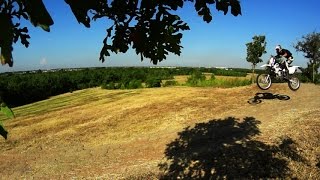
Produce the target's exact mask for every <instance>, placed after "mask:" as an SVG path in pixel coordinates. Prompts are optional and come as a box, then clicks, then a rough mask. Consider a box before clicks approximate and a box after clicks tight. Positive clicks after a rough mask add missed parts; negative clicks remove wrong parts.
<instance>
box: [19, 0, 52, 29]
mask: <svg viewBox="0 0 320 180" xmlns="http://www.w3.org/2000/svg"><path fill="white" fill-rule="evenodd" d="M22 3H23V4H24V5H25V8H26V12H27V14H28V16H29V18H30V22H31V23H32V24H33V25H34V26H40V27H41V28H42V29H43V30H45V31H47V32H49V31H50V26H51V25H53V23H54V22H53V20H52V18H51V16H50V14H49V12H48V11H47V8H46V7H45V5H44V4H43V2H42V0H23V1H22Z"/></svg>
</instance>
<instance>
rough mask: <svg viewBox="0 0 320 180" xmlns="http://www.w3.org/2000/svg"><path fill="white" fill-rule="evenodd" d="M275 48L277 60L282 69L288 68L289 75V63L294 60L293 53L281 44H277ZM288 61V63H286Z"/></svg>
mask: <svg viewBox="0 0 320 180" xmlns="http://www.w3.org/2000/svg"><path fill="white" fill-rule="evenodd" d="M275 49H276V52H277V55H276V61H277V63H279V65H280V67H281V69H285V70H286V75H288V72H289V71H288V65H289V64H291V63H292V61H293V56H292V53H291V52H290V51H289V50H287V49H282V48H281V46H280V45H277V46H276V48H275ZM286 62H287V63H288V64H286Z"/></svg>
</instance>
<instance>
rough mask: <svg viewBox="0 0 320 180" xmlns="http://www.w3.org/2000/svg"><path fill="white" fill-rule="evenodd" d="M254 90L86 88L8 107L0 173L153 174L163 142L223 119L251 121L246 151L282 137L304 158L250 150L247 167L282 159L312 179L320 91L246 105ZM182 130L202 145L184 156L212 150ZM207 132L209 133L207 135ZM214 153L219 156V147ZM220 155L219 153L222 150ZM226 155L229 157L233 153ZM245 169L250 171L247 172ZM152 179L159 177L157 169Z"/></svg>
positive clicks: (319, 150)
mask: <svg viewBox="0 0 320 180" xmlns="http://www.w3.org/2000/svg"><path fill="white" fill-rule="evenodd" d="M257 92H261V91H260V90H258V89H257V88H256V87H255V86H248V87H241V88H232V89H219V88H190V87H171V88H157V89H139V90H116V91H110V90H101V89H100V88H94V89H87V90H82V91H76V92H73V93H68V94H63V95H60V96H55V97H52V98H50V99H48V100H45V101H41V102H37V103H34V104H31V105H27V106H22V107H19V108H16V109H14V112H15V113H16V116H17V117H16V119H14V120H7V121H5V122H4V125H5V127H7V130H8V131H9V138H8V140H7V141H4V140H0V148H1V150H2V151H1V153H0V157H1V159H0V168H1V169H2V170H1V172H0V175H1V176H2V177H4V178H9V179H10V178H20V177H27V178H29V177H34V178H71V177H104V178H119V177H126V176H127V177H128V176H131V177H136V176H137V175H141V174H142V175H143V174H145V173H146V174H148V173H149V174H157V173H158V172H159V167H158V165H159V164H161V163H162V164H163V163H164V162H166V159H169V160H170V158H171V157H170V156H168V150H170V146H169V143H171V142H175V139H176V138H177V139H178V140H179V139H180V140H182V135H181V133H182V134H183V132H189V130H190V128H192V127H194V125H196V124H198V123H203V124H204V125H206V126H205V127H206V128H207V131H209V132H211V131H210V130H212V129H211V127H210V126H209V125H210V123H209V122H211V121H218V120H222V121H227V120H228V119H229V120H230V118H231V119H232V122H239V123H241V122H243V121H244V120H245V119H246V118H247V117H251V119H253V120H254V121H255V122H258V121H259V122H261V123H259V124H258V125H257V126H256V127H255V126H254V127H255V128H257V131H254V132H255V133H254V134H253V135H252V136H250V137H248V139H247V141H248V143H249V145H250V144H252V143H253V142H254V143H253V144H255V146H254V148H264V151H263V152H269V151H270V153H274V151H273V150H271V149H272V148H273V149H274V147H275V148H279V147H281V148H282V146H279V143H280V142H281V139H284V138H286V137H289V138H291V139H292V140H293V141H294V142H295V146H294V147H292V148H291V149H294V151H293V152H294V153H296V154H298V155H299V158H298V159H305V161H294V158H293V157H291V156H283V155H281V153H278V154H277V153H274V155H272V157H271V156H270V153H268V156H265V154H263V153H262V151H259V153H256V151H251V150H252V148H251V149H250V152H253V153H252V154H253V155H254V156H253V158H251V160H249V159H248V160H249V161H251V163H252V164H254V163H257V162H259V161H256V160H255V159H257V158H258V157H259V158H261V157H260V155H261V153H262V157H265V159H263V160H265V161H269V160H279V159H280V160H283V161H281V162H286V163H284V166H285V167H287V168H289V169H291V171H292V174H291V175H290V176H294V177H299V178H302V179H304V178H311V179H315V178H320V172H319V168H317V166H316V164H317V163H318V162H319V161H320V160H319V158H320V157H319V156H320V143H319V142H320V141H319V139H320V137H319V134H320V133H319V131H320V127H319V126H320V125H319V124H320V119H319V117H320V116H319V115H320V111H319V107H320V101H319V100H320V99H319V98H320V97H319V92H320V87H319V86H314V85H309V84H303V85H302V87H301V89H300V90H299V91H297V92H292V91H290V90H289V89H288V87H287V86H286V85H285V84H279V85H274V86H273V87H272V89H271V90H270V91H268V92H269V93H271V94H272V95H276V94H283V95H287V96H289V97H290V99H289V100H287V101H284V100H279V99H276V98H271V99H270V98H264V99H261V102H260V103H256V104H249V103H248V100H250V99H252V98H254V97H255V94H256V93H257ZM272 97H274V96H272ZM219 122H220V121H219ZM188 126H191V127H190V128H189V130H188V129H185V128H186V127H188ZM252 126H253V125H252ZM196 127H197V126H196ZM235 127H236V126H235ZM237 129H238V131H239V130H240V131H241V132H240V134H245V132H246V131H247V129H241V128H237ZM227 130H228V129H227ZM179 132H180V134H177V133H179ZM190 132H191V134H190V137H193V138H195V139H199V140H200V141H199V142H202V141H201V139H202V140H205V144H204V145H203V144H196V147H199V148H191V150H188V153H191V154H192V155H190V154H189V156H194V154H199V153H200V152H202V153H203V152H205V154H206V155H209V156H208V157H210V156H212V153H213V152H215V151H211V149H212V148H214V147H211V148H205V147H207V146H211V145H210V144H211V143H208V142H207V141H209V140H210V138H212V137H210V138H209V140H208V137H207V135H206V136H204V135H201V136H199V135H198V134H197V133H193V134H192V132H193V131H190ZM190 132H189V133H190ZM211 133H213V134H214V133H215V131H212V132H211ZM195 134H196V135H197V136H195ZM222 134H223V136H222V137H223V138H222V139H225V138H226V139H228V138H229V137H230V138H231V139H232V138H236V136H235V135H232V134H229V133H228V131H225V132H222ZM177 139H176V140H177ZM219 141H220V140H219ZM241 141H246V140H245V139H241ZM192 142H193V141H192ZM195 142H197V143H198V140H196V141H195ZM210 142H211V140H210ZM228 143H229V145H230V146H231V145H235V144H234V143H235V142H232V143H230V142H229V141H226V142H225V143H224V144H227V145H228ZM237 143H238V142H237ZM217 147H219V148H220V149H219V148H217V149H219V150H221V147H220V146H217ZM243 147H244V146H241V148H237V149H235V150H234V151H236V154H237V153H238V154H239V153H240V154H241V152H242V150H243ZM249 147H251V146H249ZM290 147H291V145H290ZM171 148H172V147H171ZM254 148H253V149H254ZM209 149H210V151H209ZM189 151H191V152H189ZM222 151H223V152H224V151H225V152H227V151H226V149H223V150H222ZM237 151H238V152H237ZM165 152H166V153H167V156H166V154H165ZM183 152H184V151H183V149H178V152H177V154H176V155H175V157H176V158H179V155H178V154H183ZM245 152H248V151H245ZM288 152H289V151H288ZM290 152H291V151H290ZM210 154H211V155H210ZM256 156H257V157H256ZM300 156H301V157H300ZM228 157H233V154H229V155H228ZM244 158H245V157H238V156H234V159H236V160H237V161H239V162H238V163H239V164H241V163H242V160H240V159H244ZM180 160H181V157H180ZM280 160H279V162H280ZM198 161H199V160H198ZM200 161H201V158H200ZM218 161H220V163H216V164H215V165H211V166H210V168H216V171H217V173H216V174H218V175H221V176H227V177H231V175H232V174H236V175H239V176H240V174H237V173H235V172H233V173H231V174H230V173H226V172H222V171H218V170H219V168H220V166H217V165H219V164H221V163H222V164H224V165H227V163H226V162H227V161H229V160H228V159H223V160H222V159H218ZM194 163H196V162H193V161H192V162H191V163H190V164H189V165H190V167H191V166H193V165H194ZM164 164H165V163H164ZM271 165H272V164H271ZM222 166H223V165H221V167H222ZM246 169H247V170H248V171H251V170H253V169H250V168H249V167H248V168H246ZM269 170H270V171H269V173H270V172H272V173H275V172H273V170H274V169H269ZM254 171H257V173H258V174H259V173H262V171H261V172H260V171H258V170H254ZM160 173H162V174H163V173H165V172H163V170H161V171H160ZM180 173H181V172H180ZM275 174H276V175H279V176H280V175H282V174H277V173H275ZM163 175H164V176H166V174H163ZM283 176H287V175H283ZM252 177H259V176H257V175H252ZM288 177H289V176H288Z"/></svg>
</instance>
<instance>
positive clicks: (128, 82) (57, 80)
mask: <svg viewBox="0 0 320 180" xmlns="http://www.w3.org/2000/svg"><path fill="white" fill-rule="evenodd" d="M195 71H198V72H201V73H212V74H214V75H222V76H237V77H244V76H246V75H247V73H250V72H251V70H250V69H228V70H226V69H218V68H193V67H177V68H148V67H108V68H85V69H75V70H72V71H71V70H70V69H62V70H57V71H54V72H42V71H41V70H39V71H36V72H16V73H11V72H10V73H2V74H0V96H1V97H2V99H3V101H4V102H6V103H7V104H8V105H9V106H10V107H16V106H21V105H25V104H29V103H32V102H36V101H40V100H44V99H47V98H49V97H50V96H55V95H59V94H63V93H67V92H73V91H75V90H81V89H86V88H92V87H101V88H103V89H137V88H143V87H146V88H153V87H161V86H169V85H175V84H176V83H175V82H174V81H172V79H174V76H177V75H190V76H191V75H192V74H194V72H195ZM261 72H263V71H262V70H261ZM257 73H259V70H258V71H257ZM163 80H169V81H166V83H165V84H162V81H163ZM170 80H171V81H170Z"/></svg>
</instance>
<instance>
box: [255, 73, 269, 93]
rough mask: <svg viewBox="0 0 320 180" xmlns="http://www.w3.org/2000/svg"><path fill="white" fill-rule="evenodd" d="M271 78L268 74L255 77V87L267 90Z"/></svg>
mask: <svg viewBox="0 0 320 180" xmlns="http://www.w3.org/2000/svg"><path fill="white" fill-rule="evenodd" d="M271 84H272V82H271V77H270V75H269V74H259V75H258V76H257V85H258V87H259V88H260V89H262V90H267V89H269V88H270V87H271Z"/></svg>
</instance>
